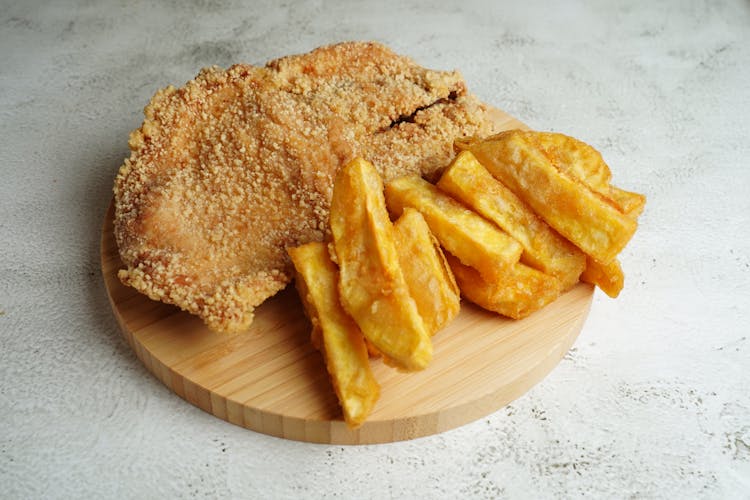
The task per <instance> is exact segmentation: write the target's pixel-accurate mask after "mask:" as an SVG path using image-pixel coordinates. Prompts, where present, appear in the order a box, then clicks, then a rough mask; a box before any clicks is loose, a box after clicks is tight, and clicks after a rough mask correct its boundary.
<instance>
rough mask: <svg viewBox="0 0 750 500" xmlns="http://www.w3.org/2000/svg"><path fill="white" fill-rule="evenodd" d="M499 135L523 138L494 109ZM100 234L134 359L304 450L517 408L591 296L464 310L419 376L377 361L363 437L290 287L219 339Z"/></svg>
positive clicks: (224, 412)
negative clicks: (133, 271)
mask: <svg viewBox="0 0 750 500" xmlns="http://www.w3.org/2000/svg"><path fill="white" fill-rule="evenodd" d="M492 112H493V118H494V120H495V124H496V129H497V130H504V129H509V128H516V127H523V124H521V123H520V122H518V121H517V120H515V119H514V118H513V117H511V116H510V115H507V114H505V113H503V112H502V111H499V110H493V111H492ZM113 213H114V206H113V205H110V207H109V210H108V211H107V214H106V217H105V220H104V226H103V229H102V241H101V265H102V273H103V276H104V281H105V284H106V288H107V292H108V295H109V299H110V302H111V304H112V308H113V311H114V314H115V316H116V318H117V320H118V322H119V324H120V326H121V328H122V331H123V334H124V336H125V338H126V339H127V341H128V343H129V344H130V346H131V347H132V348H133V350H134V351H135V353H136V354H137V356H138V358H139V359H140V360H141V361H142V362H143V363H144V365H145V366H146V368H148V370H149V371H151V372H152V373H153V374H154V375H155V376H156V377H157V378H158V379H159V380H161V381H162V382H163V383H164V384H165V385H166V386H167V387H169V388H170V389H171V390H172V391H174V392H175V393H176V394H177V395H179V396H180V397H182V398H184V399H185V400H187V401H189V402H190V403H192V404H194V405H196V406H198V407H199V408H201V409H203V410H205V411H207V412H209V413H211V414H213V415H215V416H217V417H219V418H222V419H224V420H226V421H229V422H231V423H234V424H237V425H240V426H243V427H246V428H248V429H252V430H254V431H257V432H262V433H265V434H269V435H273V436H278V437H283V438H288V439H295V440H300V441H309V442H319V443H335V444H362V443H383V442H392V441H400V440H406V439H413V438H416V437H421V436H427V435H431V434H435V433H439V432H442V431H446V430H448V429H452V428H455V427H457V426H460V425H463V424H465V423H468V422H471V421H473V420H476V419H478V418H481V417H483V416H486V415H488V414H490V413H492V412H494V411H496V410H498V409H499V408H501V407H503V406H504V405H506V404H507V403H509V402H511V401H513V400H514V399H516V398H518V397H519V396H521V395H522V394H524V393H525V392H526V391H528V390H529V389H530V388H531V387H532V386H533V385H534V384H536V383H537V382H539V381H540V380H541V379H542V378H543V377H544V376H545V375H546V374H547V373H549V372H550V371H551V370H552V369H553V368H554V367H555V366H556V365H557V363H558V362H559V361H560V359H561V358H562V356H563V355H564V354H565V353H566V352H567V351H568V349H569V348H570V346H571V345H572V344H573V342H574V341H575V339H576V337H577V336H578V333H579V332H580V330H581V327H582V326H583V323H584V321H585V319H586V316H587V314H588V311H589V307H590V305H591V299H592V296H593V288H592V287H591V286H590V285H587V284H579V285H577V286H576V287H574V288H573V289H572V290H571V291H569V292H568V293H566V294H565V295H563V296H562V297H560V298H559V299H558V300H557V301H556V302H554V303H552V304H551V305H549V306H547V307H546V308H544V309H543V310H541V311H538V312H536V313H534V314H532V315H531V316H530V317H528V318H526V319H524V320H521V321H513V320H509V319H506V318H503V317H500V316H498V315H496V314H493V313H490V312H487V311H484V310H482V309H480V308H478V307H476V306H474V305H473V304H470V303H468V302H466V301H463V302H462V304H461V312H460V314H459V315H458V317H457V318H456V320H454V321H453V322H452V323H451V324H450V325H448V327H446V328H445V329H444V330H442V331H440V332H438V333H437V334H436V336H435V337H434V338H433V346H434V358H433V361H432V363H431V364H430V366H429V367H428V368H427V369H426V370H424V371H421V372H417V373H400V372H398V371H396V370H394V369H392V368H390V367H387V366H386V365H385V364H383V362H382V361H380V360H373V362H372V364H373V372H374V374H375V377H376V379H377V380H378V382H379V383H380V385H381V397H380V400H379V401H378V402H377V404H376V407H375V410H374V411H373V413H372V414H371V416H370V418H369V419H368V420H367V422H365V423H364V424H363V425H362V426H361V427H359V428H358V429H354V430H352V429H349V428H348V427H347V426H346V424H345V423H344V421H343V419H342V416H341V410H340V408H339V406H338V402H337V400H336V396H335V394H334V392H333V389H332V388H331V385H330V382H329V380H328V374H327V372H326V368H325V365H324V363H323V359H322V357H321V355H320V353H319V352H318V351H316V350H315V349H314V348H313V347H312V345H311V344H310V340H309V337H310V324H309V323H308V321H307V319H306V318H305V316H304V313H303V310H302V305H301V304H300V302H299V299H298V297H297V295H296V291H295V289H294V287H293V286H290V287H287V289H286V290H284V291H282V292H281V293H279V294H278V295H276V296H275V297H273V298H272V299H270V300H268V301H266V303H264V304H263V305H262V306H260V307H259V308H258V309H257V310H256V314H255V320H254V322H253V324H252V326H251V328H250V330H249V331H248V332H246V333H243V334H236V335H234V334H229V335H227V334H217V333H213V332H211V331H209V330H208V329H207V328H206V327H205V325H204V324H203V322H202V321H201V320H199V319H198V318H196V317H194V316H191V315H189V314H187V313H185V312H182V311H180V310H179V309H178V308H176V307H174V306H170V305H167V304H162V303H160V302H155V301H152V300H150V299H149V298H148V297H146V296H145V295H142V294H140V293H138V292H136V291H135V290H134V289H132V288H128V287H126V286H124V285H122V283H121V282H120V281H119V279H118V278H117V271H118V270H119V269H122V268H123V264H122V262H121V260H120V257H119V254H118V251H117V245H116V243H115V240H114V235H113V232H112V219H113Z"/></svg>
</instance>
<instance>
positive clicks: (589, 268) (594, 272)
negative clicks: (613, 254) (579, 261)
mask: <svg viewBox="0 0 750 500" xmlns="http://www.w3.org/2000/svg"><path fill="white" fill-rule="evenodd" d="M581 281H585V282H586V283H591V284H592V285H596V286H598V287H599V288H600V289H601V290H602V291H603V292H604V293H606V294H607V295H609V296H610V297H612V298H613V299H614V298H615V297H617V296H618V295H620V292H621V291H622V288H623V286H624V285H625V274H624V273H623V272H622V266H620V262H619V261H618V260H617V259H614V260H613V261H612V262H610V263H609V264H601V263H600V262H597V261H596V260H594V259H592V258H591V257H588V258H587V259H586V270H584V271H583V274H581Z"/></svg>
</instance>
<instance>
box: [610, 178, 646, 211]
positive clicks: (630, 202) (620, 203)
mask: <svg viewBox="0 0 750 500" xmlns="http://www.w3.org/2000/svg"><path fill="white" fill-rule="evenodd" d="M607 197H608V199H610V200H612V201H613V202H614V203H615V205H617V207H618V208H619V209H620V211H621V212H622V213H624V214H625V215H627V216H628V217H630V218H631V219H637V218H638V217H639V216H640V215H641V214H642V213H643V209H644V208H645V207H646V197H645V196H643V195H642V194H640V193H633V192H632V191H625V190H624V189H620V188H618V187H616V186H609V190H608V192H607Z"/></svg>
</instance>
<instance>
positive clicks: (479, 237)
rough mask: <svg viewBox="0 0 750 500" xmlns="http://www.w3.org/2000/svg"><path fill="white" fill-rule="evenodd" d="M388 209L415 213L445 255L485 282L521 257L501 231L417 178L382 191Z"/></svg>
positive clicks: (404, 179)
mask: <svg viewBox="0 0 750 500" xmlns="http://www.w3.org/2000/svg"><path fill="white" fill-rule="evenodd" d="M385 196H386V201H387V203H388V209H389V210H390V211H391V213H392V214H393V215H394V216H399V215H400V214H401V212H402V211H403V210H404V208H406V207H411V208H414V209H416V210H418V211H419V212H420V213H421V214H422V215H423V216H424V219H425V220H426V221H427V225H428V226H430V230H431V231H432V234H434V235H435V237H436V238H437V239H438V241H440V244H441V245H442V246H443V248H445V249H446V250H447V251H448V252H450V253H452V254H453V255H455V256H456V257H458V259H459V260H460V261H461V262H463V263H464V264H466V265H468V266H471V267H474V268H476V269H477V270H479V272H480V273H481V274H482V276H483V277H484V278H485V279H487V280H488V281H493V280H496V279H500V278H501V277H502V276H503V275H504V274H505V269H506V268H507V267H509V266H511V265H513V264H515V263H516V262H518V259H519V258H520V257H521V252H522V251H523V249H522V248H521V245H520V244H519V243H518V242H517V241H516V240H514V239H513V238H511V237H510V236H508V235H507V234H505V233H504V232H503V231H502V230H501V229H500V228H498V227H497V226H496V225H494V224H493V223H491V222H490V221H488V220H486V219H484V218H483V217H482V216H480V215H478V214H477V213H476V212H473V211H471V210H469V209H468V208H467V207H466V206H464V205H462V204H461V203H459V202H457V201H456V200H454V199H453V198H451V197H450V196H448V195H447V194H445V193H443V192H442V191H440V190H439V189H438V188H436V187H435V186H433V185H432V184H430V183H429V182H427V181H425V180H423V179H420V178H419V177H401V178H400V179H396V180H393V181H391V182H389V183H388V185H387V186H386V188H385Z"/></svg>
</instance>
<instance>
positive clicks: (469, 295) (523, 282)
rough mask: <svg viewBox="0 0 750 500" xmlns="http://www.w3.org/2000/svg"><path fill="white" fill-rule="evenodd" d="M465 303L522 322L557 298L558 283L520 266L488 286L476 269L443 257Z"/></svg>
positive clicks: (547, 276)
mask: <svg viewBox="0 0 750 500" xmlns="http://www.w3.org/2000/svg"><path fill="white" fill-rule="evenodd" d="M445 257H446V258H447V259H448V263H449V264H450V266H451V269H452V270H453V274H454V275H455V276H456V281H457V282H458V287H459V288H460V289H461V293H462V294H463V296H464V297H466V299H468V300H470V301H471V302H473V303H475V304H476V305H478V306H480V307H482V308H484V309H487V310H489V311H494V312H496V313H499V314H502V315H503V316H508V317H510V318H513V319H521V318H525V317H526V316H528V315H529V314H531V313H532V312H534V311H537V310H539V309H541V308H542V307H544V306H545V305H547V304H549V303H550V302H552V301H554V300H555V299H556V298H557V297H559V296H560V291H561V290H560V281H559V280H558V279H557V278H555V277H554V276H550V275H548V274H544V273H543V272H541V271H537V270H536V269H533V268H531V267H528V266H525V265H523V264H520V263H518V264H515V265H513V266H510V267H509V268H507V274H506V275H505V276H504V277H503V279H501V280H499V281H491V282H488V281H486V280H485V279H484V278H482V276H481V275H480V274H479V272H478V271H477V270H476V269H473V268H471V267H469V266H466V265H464V264H462V263H461V261H459V260H458V259H457V258H456V257H454V256H453V255H450V254H447V255H446V256H445Z"/></svg>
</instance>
